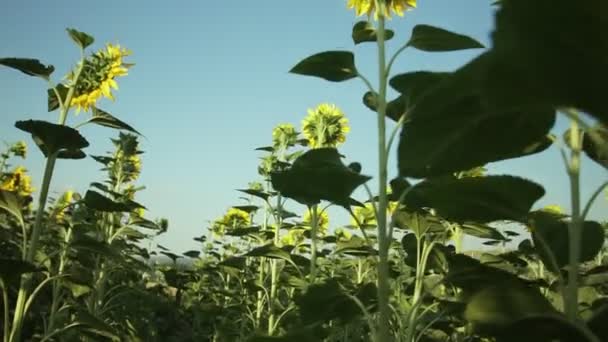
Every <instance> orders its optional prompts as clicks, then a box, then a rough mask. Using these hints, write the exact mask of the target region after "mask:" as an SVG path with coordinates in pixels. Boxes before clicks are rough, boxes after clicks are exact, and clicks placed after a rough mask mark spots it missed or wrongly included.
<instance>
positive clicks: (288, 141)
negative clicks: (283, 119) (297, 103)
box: [272, 123, 298, 149]
mask: <svg viewBox="0 0 608 342" xmlns="http://www.w3.org/2000/svg"><path fill="white" fill-rule="evenodd" d="M297 140H298V132H296V128H295V127H294V126H293V125H292V124H289V123H287V124H280V125H277V126H276V127H275V128H274V129H273V130H272V146H273V147H275V148H283V149H286V148H288V147H291V146H294V145H295V144H296V142H297Z"/></svg>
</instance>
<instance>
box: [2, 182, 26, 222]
mask: <svg viewBox="0 0 608 342" xmlns="http://www.w3.org/2000/svg"><path fill="white" fill-rule="evenodd" d="M0 208H2V209H4V210H6V211H8V212H9V213H10V214H11V215H13V216H14V217H15V218H16V219H17V220H19V222H20V223H23V214H22V213H21V209H22V208H23V200H22V199H21V198H19V196H18V195H17V194H16V193H14V192H12V191H6V190H2V189H0Z"/></svg>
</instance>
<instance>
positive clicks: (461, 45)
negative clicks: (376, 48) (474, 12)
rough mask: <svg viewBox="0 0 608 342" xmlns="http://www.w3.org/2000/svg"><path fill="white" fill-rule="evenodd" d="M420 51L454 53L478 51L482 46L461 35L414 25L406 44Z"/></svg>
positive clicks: (427, 26)
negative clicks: (470, 50) (468, 50)
mask: <svg viewBox="0 0 608 342" xmlns="http://www.w3.org/2000/svg"><path fill="white" fill-rule="evenodd" d="M408 45H409V46H412V47H414V48H416V49H418V50H422V51H431V52H435V51H455V50H465V49H480V48H483V47H484V46H483V45H482V44H481V43H480V42H478V41H476V40H475V39H473V38H471V37H468V36H464V35H462V34H458V33H454V32H450V31H448V30H445V29H442V28H439V27H433V26H429V25H416V26H414V29H413V30H412V36H411V38H410V41H409V42H408Z"/></svg>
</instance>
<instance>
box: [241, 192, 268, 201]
mask: <svg viewBox="0 0 608 342" xmlns="http://www.w3.org/2000/svg"><path fill="white" fill-rule="evenodd" d="M237 191H240V192H243V193H246V194H248V195H251V196H255V197H258V198H261V199H263V200H264V201H266V200H268V197H270V196H271V195H270V194H269V193H267V192H265V191H262V190H253V189H237Z"/></svg>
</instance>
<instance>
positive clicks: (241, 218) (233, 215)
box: [222, 208, 251, 228]
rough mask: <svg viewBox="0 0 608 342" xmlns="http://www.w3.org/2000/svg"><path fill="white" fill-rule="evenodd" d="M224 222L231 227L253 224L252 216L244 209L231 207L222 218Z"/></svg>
mask: <svg viewBox="0 0 608 342" xmlns="http://www.w3.org/2000/svg"><path fill="white" fill-rule="evenodd" d="M222 223H223V224H224V225H225V226H227V227H230V228H244V227H248V226H250V225H251V217H250V215H249V213H248V212H246V211H244V210H241V209H238V208H230V209H228V212H226V214H225V215H224V217H223V218H222Z"/></svg>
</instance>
